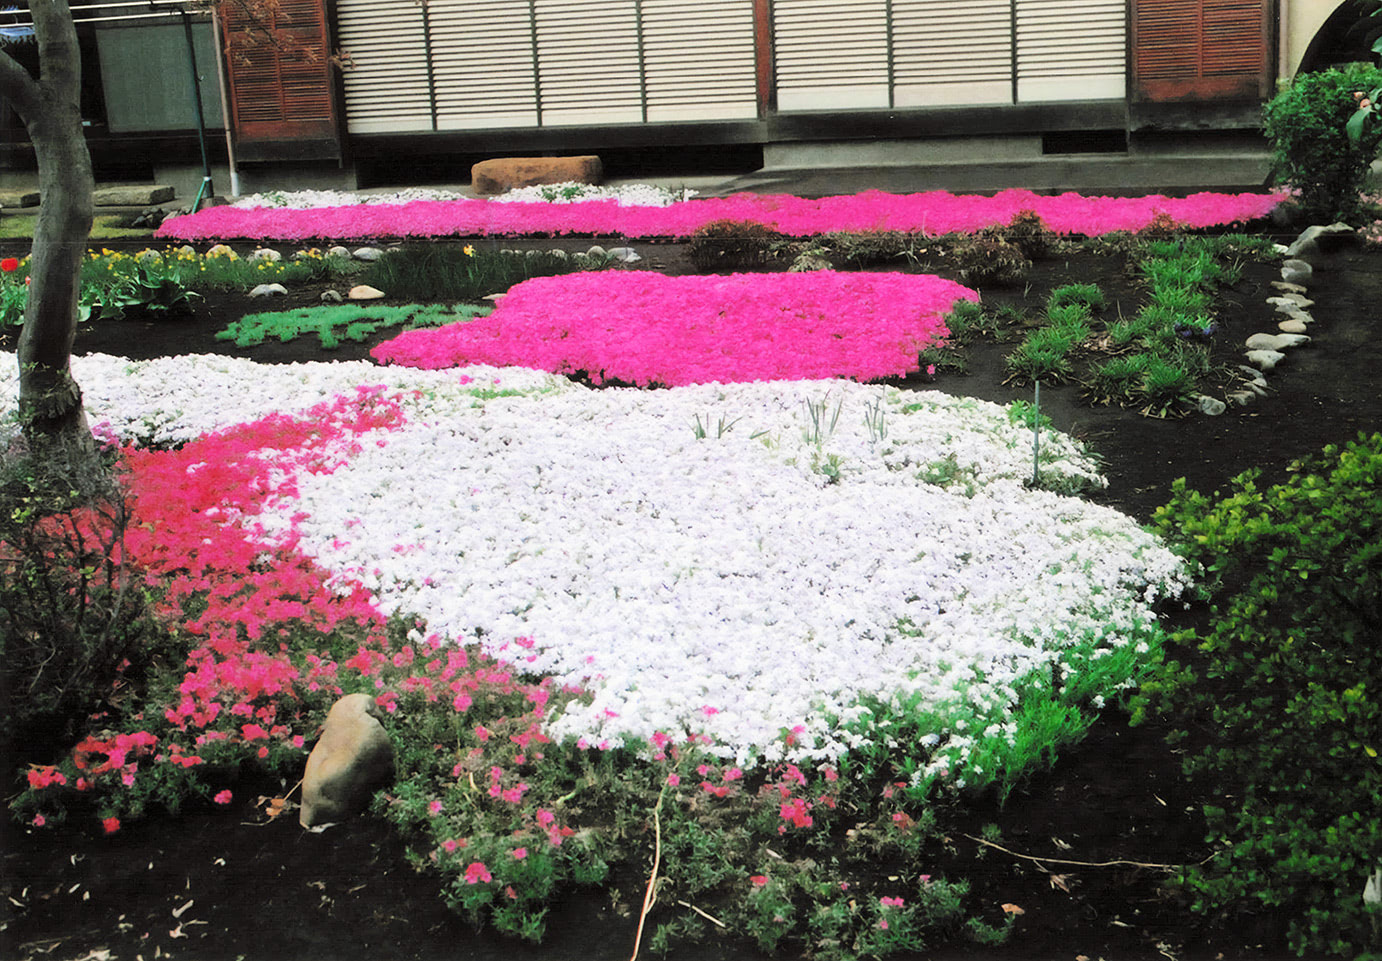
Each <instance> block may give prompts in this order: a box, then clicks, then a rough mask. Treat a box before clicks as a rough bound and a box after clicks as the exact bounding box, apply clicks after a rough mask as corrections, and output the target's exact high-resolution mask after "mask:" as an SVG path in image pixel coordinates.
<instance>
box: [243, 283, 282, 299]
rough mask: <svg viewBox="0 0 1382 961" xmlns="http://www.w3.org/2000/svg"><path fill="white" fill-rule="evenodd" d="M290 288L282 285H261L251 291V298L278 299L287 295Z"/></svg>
mask: <svg viewBox="0 0 1382 961" xmlns="http://www.w3.org/2000/svg"><path fill="white" fill-rule="evenodd" d="M287 292H288V288H287V287H284V286H283V285H282V284H260V285H259V286H258V287H256V288H254V289H253V290H251V291H250V296H251V297H276V296H280V295H282V294H286V293H287Z"/></svg>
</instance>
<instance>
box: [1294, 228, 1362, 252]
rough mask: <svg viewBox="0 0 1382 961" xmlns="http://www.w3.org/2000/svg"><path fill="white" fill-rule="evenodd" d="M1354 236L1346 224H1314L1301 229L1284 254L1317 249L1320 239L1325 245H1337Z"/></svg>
mask: <svg viewBox="0 0 1382 961" xmlns="http://www.w3.org/2000/svg"><path fill="white" fill-rule="evenodd" d="M1355 236H1357V235H1356V233H1355V232H1354V230H1353V228H1352V227H1350V226H1349V225H1348V224H1343V223H1333V224H1330V225H1329V226H1327V227H1321V226H1319V225H1318V224H1316V225H1314V226H1312V227H1306V228H1305V229H1304V230H1302V231H1301V233H1300V236H1299V237H1297V238H1296V240H1295V243H1293V244H1291V246H1289V247H1287V248H1286V256H1287V257H1299V256H1301V255H1302V254H1305V253H1308V252H1310V251H1318V250H1319V249H1320V246H1321V241H1323V242H1324V245H1325V246H1329V245H1330V244H1331V243H1333V244H1335V245H1337V244H1338V243H1339V242H1340V241H1343V240H1349V239H1352V238H1354V237H1355Z"/></svg>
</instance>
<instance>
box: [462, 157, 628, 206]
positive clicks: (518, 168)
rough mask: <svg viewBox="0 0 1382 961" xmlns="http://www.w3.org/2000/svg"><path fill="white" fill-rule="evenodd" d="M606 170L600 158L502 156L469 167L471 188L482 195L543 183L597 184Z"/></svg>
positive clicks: (602, 178)
mask: <svg viewBox="0 0 1382 961" xmlns="http://www.w3.org/2000/svg"><path fill="white" fill-rule="evenodd" d="M604 176H605V170H604V165H603V164H601V162H600V158H599V157H596V156H593V155H590V156H582V157H502V158H498V159H495V160H482V161H480V162H479V163H477V164H475V165H474V166H473V167H471V168H470V189H471V190H473V191H475V193H476V194H478V195H479V196H481V197H487V196H492V195H494V194H502V193H507V192H508V191H510V190H512V189H514V188H515V187H537V186H540V185H543V184H564V183H579V184H598V183H601V182H602V181H603V180H604Z"/></svg>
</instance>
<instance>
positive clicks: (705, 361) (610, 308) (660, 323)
mask: <svg viewBox="0 0 1382 961" xmlns="http://www.w3.org/2000/svg"><path fill="white" fill-rule="evenodd" d="M957 300H975V301H977V300H978V295H977V294H975V293H974V291H972V290H969V289H968V288H966V287H962V286H960V285H959V284H956V283H954V282H952V281H948V280H943V279H941V278H939V277H933V276H927V275H916V274H898V273H836V272H834V271H829V270H821V271H814V272H810V273H796V274H792V273H785V274H732V275H730V276H727V277H722V276H704V277H702V276H691V277H665V276H663V275H661V274H657V273H651V272H642V271H636V272H632V271H631V272H606V273H583V274H568V275H566V276H563V277H538V278H535V279H533V280H528V281H525V282H523V283H521V284H519V285H517V286H516V287H514V288H513V289H511V290H510V291H509V294H508V296H507V297H505V298H504V299H503V300H502V301H501V302H500V304H499V307H498V308H497V309H496V310H495V311H494V312H493V313H492V314H490V315H489V316H488V317H486V318H480V319H477V320H473V321H468V322H464V323H457V324H451V325H449V326H446V327H440V328H430V329H420V330H413V331H408V332H406V333H403V334H400V335H399V336H398V337H395V338H394V339H393V340H390V341H387V342H385V343H383V344H380V345H379V346H378V347H376V348H375V349H374V351H373V352H372V353H373V356H374V358H375V359H376V360H378V361H379V362H381V363H385V364H402V365H404V366H408V367H421V368H424V369H429V370H431V369H437V368H442V367H453V366H465V365H468V364H492V365H494V366H497V367H504V366H514V367H529V368H536V369H539V370H548V371H552V372H553V373H575V372H579V371H584V372H586V373H587V374H588V375H589V376H590V379H591V380H592V381H593V382H595V383H597V384H598V383H602V382H603V381H605V380H608V379H614V380H620V381H625V382H628V383H633V384H637V385H639V386H647V385H650V384H661V385H663V386H667V387H678V386H683V385H686V384H703V383H712V382H719V383H735V382H746V381H757V380H792V379H828V378H833V377H853V378H856V379H858V380H861V381H863V380H875V379H878V378H883V377H897V376H905V375H907V374H908V373H910V372H912V371H915V370H917V354H918V352H919V351H921V350H922V349H924V348H926V347H928V346H931V345H933V344H937V343H940V342H941V341H943V340H944V338H945V336H946V334H947V331H946V329H945V324H944V322H943V321H942V320H941V317H942V315H943V314H945V313H947V312H948V311H949V310H950V309H951V307H952V306H953V305H954V303H955V301H957Z"/></svg>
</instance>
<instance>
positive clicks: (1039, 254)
mask: <svg viewBox="0 0 1382 961" xmlns="http://www.w3.org/2000/svg"><path fill="white" fill-rule="evenodd" d="M994 234H995V235H996V236H998V237H1001V238H1002V239H1003V240H1006V241H1007V242H1008V243H1010V244H1012V245H1013V246H1015V247H1016V248H1017V249H1018V250H1020V251H1022V255H1023V256H1024V257H1026V258H1027V259H1029V260H1041V259H1043V258H1045V257H1048V256H1050V254H1051V248H1052V247H1054V246H1055V245H1056V239H1057V238H1056V233H1055V231H1053V230H1052V229H1051V228H1050V227H1048V226H1046V222H1045V221H1044V220H1042V219H1041V215H1040V214H1038V213H1037V212H1036V211H1035V210H1019V211H1018V212H1017V213H1015V214H1013V219H1012V220H1011V221H1009V223H1008V225H1007V226H1006V227H999V228H997V229H996V230H995V231H994Z"/></svg>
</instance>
